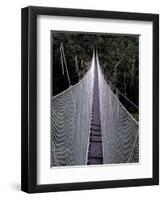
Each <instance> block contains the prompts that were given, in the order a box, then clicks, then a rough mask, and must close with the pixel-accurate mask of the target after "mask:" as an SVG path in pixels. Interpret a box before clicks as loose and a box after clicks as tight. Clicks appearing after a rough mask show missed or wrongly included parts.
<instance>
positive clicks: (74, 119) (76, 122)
mask: <svg viewBox="0 0 163 200" xmlns="http://www.w3.org/2000/svg"><path fill="white" fill-rule="evenodd" d="M94 60H95V59H94V55H93V59H92V63H91V67H90V69H89V70H88V71H87V73H86V74H85V76H84V77H83V78H82V79H81V80H80V81H79V82H78V83H77V84H75V85H73V86H71V85H70V87H69V88H68V89H67V90H65V91H63V92H61V93H60V94H58V95H56V96H53V97H52V121H51V128H52V134H51V166H72V165H85V164H87V154H88V142H89V133H90V123H91V113H92V98H93V80H94Z"/></svg>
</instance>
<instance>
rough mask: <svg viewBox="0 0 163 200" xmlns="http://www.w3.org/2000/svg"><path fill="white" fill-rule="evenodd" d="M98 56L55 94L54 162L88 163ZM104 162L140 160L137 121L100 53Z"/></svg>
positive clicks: (52, 148)
mask: <svg viewBox="0 0 163 200" xmlns="http://www.w3.org/2000/svg"><path fill="white" fill-rule="evenodd" d="M94 68H95V56H94V55H93V59H92V64H91V67H90V69H89V71H88V72H87V73H86V75H85V76H84V77H83V79H81V80H80V81H79V83H77V84H76V85H74V86H70V87H69V88H68V89H67V90H65V91H63V92H62V93H60V94H58V95H56V96H53V97H52V122H51V128H52V134H51V166H72V165H86V164H87V156H88V145H89V144H88V143H89V134H90V124H91V113H92V103H93V99H92V98H93V83H94ZM97 68H98V76H99V77H98V80H99V101H100V118H101V134H102V145H103V161H104V164H109V163H126V162H138V161H139V134H138V128H139V125H138V122H137V121H136V120H135V119H134V118H133V117H132V116H131V114H130V113H129V112H128V111H127V110H126V109H125V107H124V106H123V105H122V104H121V103H120V101H119V100H118V98H117V96H116V95H115V94H114V93H113V91H112V89H111V86H109V85H108V83H107V82H106V80H105V78H104V76H103V74H102V71H101V69H100V64H99V60H98V56H97Z"/></svg>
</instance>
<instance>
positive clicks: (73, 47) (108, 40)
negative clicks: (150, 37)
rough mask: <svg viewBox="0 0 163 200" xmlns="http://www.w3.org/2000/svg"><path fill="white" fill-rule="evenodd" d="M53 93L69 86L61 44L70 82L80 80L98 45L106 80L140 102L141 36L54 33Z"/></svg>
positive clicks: (136, 102)
mask: <svg viewBox="0 0 163 200" xmlns="http://www.w3.org/2000/svg"><path fill="white" fill-rule="evenodd" d="M51 39H52V63H53V65H52V67H53V77H52V80H53V95H55V94H57V93H59V92H61V91H63V90H65V89H66V88H68V87H69V85H68V80H67V75H66V74H64V75H63V74H62V68H61V58H60V44H61V43H63V46H64V52H65V57H66V61H67V66H68V72H69V75H70V80H71V84H72V85H73V84H75V83H77V82H78V81H79V76H78V73H77V70H76V67H75V57H77V63H78V67H79V71H80V78H82V77H83V75H84V74H85V73H86V71H87V70H88V67H89V66H90V63H91V59H92V54H93V49H94V47H95V46H96V47H97V49H98V54H99V61H100V64H101V67H102V70H103V72H104V75H105V78H106V80H107V81H111V83H112V84H113V85H114V86H115V87H117V88H118V89H119V90H120V91H121V92H122V93H124V94H125V95H126V96H127V97H128V98H129V99H131V100H132V101H133V102H134V103H135V104H137V105H138V99H139V98H138V97H139V95H138V93H139V90H138V88H139V87H138V86H139V38H138V36H135V35H117V34H112V35H109V34H87V33H85V34H84V33H77V32H55V31H52V33H51Z"/></svg>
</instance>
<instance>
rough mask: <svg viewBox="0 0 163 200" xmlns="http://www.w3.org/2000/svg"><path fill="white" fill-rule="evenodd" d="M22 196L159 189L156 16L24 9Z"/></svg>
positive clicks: (94, 11)
mask: <svg viewBox="0 0 163 200" xmlns="http://www.w3.org/2000/svg"><path fill="white" fill-rule="evenodd" d="M21 25H22V90H21V92H22V109H21V110H22V115H21V116H22V141H21V144H22V157H21V159H22V161H21V163H22V164H21V165H22V168H21V172H22V174H21V177H22V190H23V191H25V192H28V193H35V192H51V191H66V190H81V189H98V188H113V187H129V186H143V185H158V184H159V16H158V15H157V14H144V13H126V12H112V11H98V10H80V9H65V8H49V7H33V6H30V7H26V8H23V9H22V24H21Z"/></svg>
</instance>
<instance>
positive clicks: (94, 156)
mask: <svg viewBox="0 0 163 200" xmlns="http://www.w3.org/2000/svg"><path fill="white" fill-rule="evenodd" d="M94 77H95V78H94V88H93V108H92V119H91V130H90V140H89V149H88V162H87V164H88V165H96V164H103V152H102V136H101V121H100V108H99V84H98V71H97V64H96V62H95V76H94Z"/></svg>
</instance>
